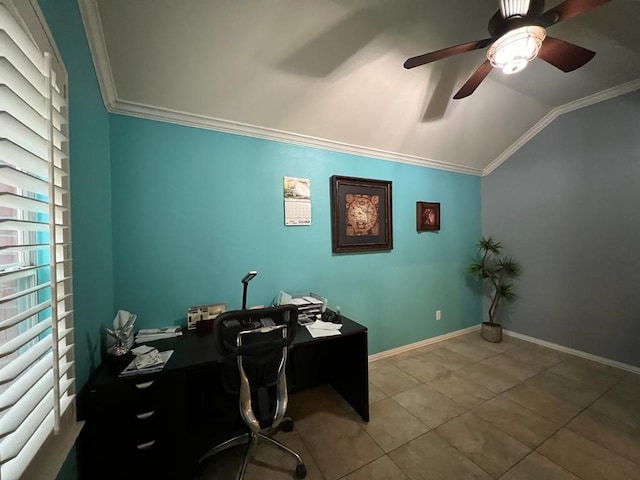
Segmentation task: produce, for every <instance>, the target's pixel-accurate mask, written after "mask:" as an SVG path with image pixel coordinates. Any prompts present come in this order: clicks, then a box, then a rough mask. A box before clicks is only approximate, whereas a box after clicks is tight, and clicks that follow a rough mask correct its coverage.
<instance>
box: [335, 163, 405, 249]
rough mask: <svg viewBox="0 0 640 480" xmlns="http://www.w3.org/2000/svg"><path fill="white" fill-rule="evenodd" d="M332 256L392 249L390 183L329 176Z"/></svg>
mask: <svg viewBox="0 0 640 480" xmlns="http://www.w3.org/2000/svg"><path fill="white" fill-rule="evenodd" d="M331 237H332V246H333V252H334V253H345V252H368V251H375V250H391V249H393V225H392V212H391V182H389V181H386V180H370V179H366V178H355V177H341V176H338V175H334V176H332V177H331Z"/></svg>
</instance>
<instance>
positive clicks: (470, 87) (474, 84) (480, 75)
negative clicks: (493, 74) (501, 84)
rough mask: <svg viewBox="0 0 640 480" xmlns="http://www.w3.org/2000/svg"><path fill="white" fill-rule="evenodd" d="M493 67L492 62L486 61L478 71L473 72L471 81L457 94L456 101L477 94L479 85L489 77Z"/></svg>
mask: <svg viewBox="0 0 640 480" xmlns="http://www.w3.org/2000/svg"><path fill="white" fill-rule="evenodd" d="M492 68H493V67H492V66H491V62H489V60H485V61H484V62H483V63H482V65H480V66H479V67H478V69H477V70H476V71H475V72H473V75H471V77H469V80H467V82H466V83H465V84H464V85H463V86H462V88H461V89H460V90H458V93H456V94H455V95H454V96H453V98H454V100H460V99H461V98H464V97H468V96H469V95H471V94H472V93H473V92H475V90H476V88H478V85H480V83H481V82H482V81H483V80H484V79H485V78H486V77H487V75H489V72H490V71H491V69H492Z"/></svg>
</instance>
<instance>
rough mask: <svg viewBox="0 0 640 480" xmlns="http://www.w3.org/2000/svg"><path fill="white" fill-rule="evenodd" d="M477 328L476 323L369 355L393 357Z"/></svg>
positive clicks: (380, 357)
mask: <svg viewBox="0 0 640 480" xmlns="http://www.w3.org/2000/svg"><path fill="white" fill-rule="evenodd" d="M475 330H480V325H474V326H472V327H467V328H463V329H462V330H456V331H455V332H449V333H445V334H444V335H438V336H437V337H431V338H425V339H424V340H420V341H419V342H415V343H409V344H407V345H403V346H401V347H397V348H392V349H391V350H385V351H384V352H378V353H374V354H372V355H369V361H370V362H374V361H376V360H380V359H382V358H387V357H392V356H393V355H397V354H399V353H404V352H408V351H409V350H414V349H416V348H420V347H426V346H427V345H432V344H434V343H438V342H442V341H443V340H449V339H450V338H454V337H459V336H460V335H464V334H465V333H469V332H473V331H475Z"/></svg>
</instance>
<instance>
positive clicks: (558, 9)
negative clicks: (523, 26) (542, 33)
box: [540, 0, 611, 28]
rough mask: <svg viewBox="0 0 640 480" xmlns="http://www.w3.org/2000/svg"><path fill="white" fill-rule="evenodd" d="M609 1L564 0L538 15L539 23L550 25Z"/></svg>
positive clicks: (545, 25) (544, 25)
mask: <svg viewBox="0 0 640 480" xmlns="http://www.w3.org/2000/svg"><path fill="white" fill-rule="evenodd" d="M610 1H611V0H565V1H564V2H562V3H561V4H560V5H557V6H555V7H553V8H551V9H549V10H547V11H546V12H544V13H543V14H542V16H541V17H540V24H541V25H542V26H543V27H545V28H546V27H550V26H551V25H553V24H555V23H558V22H562V21H563V20H567V19H568V18H571V17H575V16H576V15H579V14H581V13H583V12H587V11H589V10H593V9H594V8H596V7H599V6H600V5H602V4H603V3H607V2H610Z"/></svg>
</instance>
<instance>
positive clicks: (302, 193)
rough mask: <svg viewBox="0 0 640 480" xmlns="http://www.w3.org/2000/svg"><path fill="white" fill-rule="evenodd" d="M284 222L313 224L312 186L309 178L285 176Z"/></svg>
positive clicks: (288, 223) (287, 223)
mask: <svg viewBox="0 0 640 480" xmlns="http://www.w3.org/2000/svg"><path fill="white" fill-rule="evenodd" d="M284 224H285V225H311V186H310V181H309V179H308V178H296V177H284Z"/></svg>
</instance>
